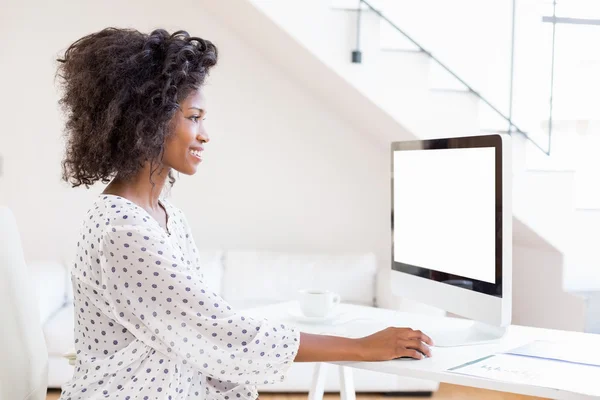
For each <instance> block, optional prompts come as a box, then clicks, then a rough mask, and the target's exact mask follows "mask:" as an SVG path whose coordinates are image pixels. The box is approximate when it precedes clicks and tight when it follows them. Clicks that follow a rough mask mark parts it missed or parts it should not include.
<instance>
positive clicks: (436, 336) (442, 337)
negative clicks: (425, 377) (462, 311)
mask: <svg viewBox="0 0 600 400" xmlns="http://www.w3.org/2000/svg"><path fill="white" fill-rule="evenodd" d="M424 333H425V334H427V335H428V336H429V337H431V339H432V340H433V343H434V346H435V347H457V346H472V345H478V344H486V343H493V342H496V341H498V340H500V339H501V338H502V337H503V336H504V335H505V333H506V328H505V327H499V326H493V325H488V324H484V323H482V322H478V321H471V324H470V325H467V326H463V327H460V328H457V327H452V328H448V329H447V330H444V329H443V328H442V329H436V330H435V331H433V332H429V333H428V332H424Z"/></svg>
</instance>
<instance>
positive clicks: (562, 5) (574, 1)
mask: <svg viewBox="0 0 600 400" xmlns="http://www.w3.org/2000/svg"><path fill="white" fill-rule="evenodd" d="M548 15H552V12H550V14H548ZM556 16H557V17H563V18H584V19H600V1H598V0H557V1H556Z"/></svg>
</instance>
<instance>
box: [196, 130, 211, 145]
mask: <svg viewBox="0 0 600 400" xmlns="http://www.w3.org/2000/svg"><path fill="white" fill-rule="evenodd" d="M198 140H199V141H201V142H204V143H208V142H210V138H209V137H208V133H206V132H202V133H201V134H199V135H198Z"/></svg>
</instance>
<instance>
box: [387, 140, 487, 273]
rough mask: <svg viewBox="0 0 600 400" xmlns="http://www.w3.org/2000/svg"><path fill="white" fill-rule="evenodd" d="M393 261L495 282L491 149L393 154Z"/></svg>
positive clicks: (420, 151) (399, 152) (418, 151)
mask: <svg viewBox="0 0 600 400" xmlns="http://www.w3.org/2000/svg"><path fill="white" fill-rule="evenodd" d="M393 190H394V260H395V261H396V262H401V263H405V264H410V265H414V266H418V267H422V268H427V269H432V270H435V271H440V272H446V273H450V274H453V275H459V276H463V277H466V278H472V279H477V280H480V281H484V282H490V283H496V273H495V268H496V267H495V265H496V264H495V248H496V242H495V240H496V235H495V229H496V228H495V212H496V211H495V149H494V148H493V147H482V148H469V149H440V150H410V151H395V152H394V187H393Z"/></svg>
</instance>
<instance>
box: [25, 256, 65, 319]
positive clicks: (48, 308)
mask: <svg viewBox="0 0 600 400" xmlns="http://www.w3.org/2000/svg"><path fill="white" fill-rule="evenodd" d="M28 267H29V271H30V273H31V275H32V276H33V277H34V280H35V284H36V285H35V290H36V295H37V298H38V304H39V310H40V322H41V323H42V324H45V323H46V322H47V321H48V319H49V318H51V317H52V315H53V314H54V313H55V312H57V311H58V309H59V308H60V307H62V306H63V304H65V300H66V290H67V285H66V271H65V268H64V267H63V265H61V264H59V263H56V262H31V263H29V265H28Z"/></svg>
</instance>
